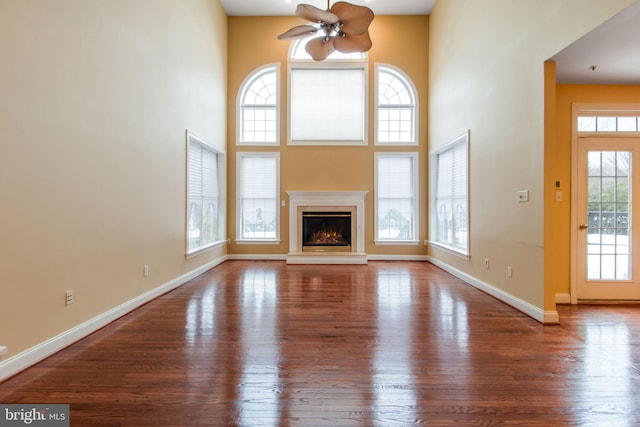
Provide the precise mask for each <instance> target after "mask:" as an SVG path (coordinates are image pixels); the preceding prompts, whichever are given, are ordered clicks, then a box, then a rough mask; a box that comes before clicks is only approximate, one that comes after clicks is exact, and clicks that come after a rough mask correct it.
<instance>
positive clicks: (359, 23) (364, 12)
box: [331, 1, 375, 35]
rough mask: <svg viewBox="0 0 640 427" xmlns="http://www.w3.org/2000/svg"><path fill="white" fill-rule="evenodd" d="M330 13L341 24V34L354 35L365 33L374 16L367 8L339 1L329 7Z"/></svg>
mask: <svg viewBox="0 0 640 427" xmlns="http://www.w3.org/2000/svg"><path fill="white" fill-rule="evenodd" d="M331 12H333V13H335V14H336V15H337V16H338V18H339V19H340V22H342V29H341V31H342V32H344V33H346V34H355V35H357V34H363V33H365V32H366V31H367V30H368V29H369V24H371V21H373V17H374V16H375V15H374V14H373V11H372V10H371V9H369V8H368V7H365V6H358V5H355V4H351V3H347V2H344V1H339V2H337V3H335V4H334V5H333V6H331Z"/></svg>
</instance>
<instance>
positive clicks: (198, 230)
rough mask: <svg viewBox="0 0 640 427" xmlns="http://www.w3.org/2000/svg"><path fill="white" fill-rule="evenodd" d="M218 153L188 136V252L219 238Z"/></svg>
mask: <svg viewBox="0 0 640 427" xmlns="http://www.w3.org/2000/svg"><path fill="white" fill-rule="evenodd" d="M219 208H220V183H219V172H218V153H216V152H215V151H213V150H212V149H210V148H209V147H207V146H206V145H204V144H201V143H199V142H197V140H195V139H194V138H191V137H190V138H189V142H188V148H187V252H193V251H195V250H198V249H201V248H203V247H206V246H208V245H210V244H211V243H213V242H215V241H216V240H218V238H219V237H218V222H219V221H218V218H219Z"/></svg>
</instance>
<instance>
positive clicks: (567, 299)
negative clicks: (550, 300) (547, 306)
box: [556, 293, 571, 304]
mask: <svg viewBox="0 0 640 427" xmlns="http://www.w3.org/2000/svg"><path fill="white" fill-rule="evenodd" d="M556 304H571V294H567V293H558V294H556Z"/></svg>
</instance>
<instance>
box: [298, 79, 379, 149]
mask: <svg viewBox="0 0 640 427" xmlns="http://www.w3.org/2000/svg"><path fill="white" fill-rule="evenodd" d="M290 78H291V83H290V87H291V105H290V129H291V130H290V132H291V134H290V139H291V143H292V144H295V143H296V142H303V143H304V142H321V143H331V142H332V141H334V142H336V141H337V142H346V143H348V142H352V143H360V144H363V143H365V117H366V95H365V69H364V68H353V69H351V68H335V69H326V68H293V69H292V70H291V77H290Z"/></svg>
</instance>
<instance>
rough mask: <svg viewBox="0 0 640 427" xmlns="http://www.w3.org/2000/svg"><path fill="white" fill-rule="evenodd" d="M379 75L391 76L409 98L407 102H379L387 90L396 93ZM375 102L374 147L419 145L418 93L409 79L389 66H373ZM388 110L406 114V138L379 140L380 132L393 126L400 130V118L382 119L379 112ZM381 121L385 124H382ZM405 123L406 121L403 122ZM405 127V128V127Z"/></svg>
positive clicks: (403, 73)
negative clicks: (407, 134)
mask: <svg viewBox="0 0 640 427" xmlns="http://www.w3.org/2000/svg"><path fill="white" fill-rule="evenodd" d="M381 74H386V75H388V76H391V78H392V82H394V83H395V84H396V87H398V88H399V89H400V91H404V92H405V93H406V95H407V97H408V98H409V102H398V103H391V102H385V103H382V102H380V99H381V97H382V96H385V93H387V91H388V90H389V89H391V90H393V91H394V92H397V90H396V89H394V87H390V85H388V84H387V83H384V82H383V79H382V78H381ZM375 79H376V81H375V100H376V109H375V119H374V120H375V145H387V146H402V145H406V146H416V145H418V143H419V138H418V117H419V115H418V112H419V111H418V110H419V105H418V91H417V90H416V87H415V85H414V83H413V81H412V80H411V78H410V77H409V76H408V75H407V74H406V73H405V72H404V71H402V70H401V69H399V68H398V67H395V66H393V65H389V64H382V63H376V64H375ZM384 110H389V112H392V111H393V110H397V111H399V112H400V114H401V113H402V111H404V112H405V114H407V115H408V116H409V117H408V121H409V122H410V123H409V124H408V125H406V126H408V127H409V129H406V130H404V131H403V132H404V133H409V137H408V138H400V137H399V138H397V139H398V140H395V141H394V140H391V138H389V137H388V138H381V137H380V136H381V132H389V131H388V129H389V128H391V127H392V126H393V125H394V124H395V127H396V128H398V129H399V130H401V128H402V123H401V122H402V120H401V119H400V118H397V119H394V120H391V119H388V118H386V117H383V115H384V114H382V113H381V111H384ZM383 120H384V121H385V123H383ZM405 121H407V120H405ZM406 126H405V127H406Z"/></svg>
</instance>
